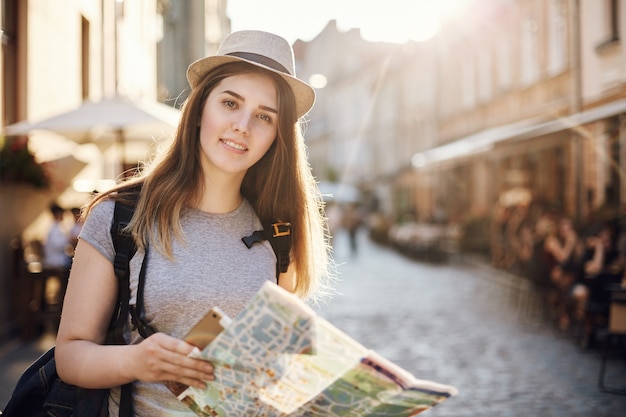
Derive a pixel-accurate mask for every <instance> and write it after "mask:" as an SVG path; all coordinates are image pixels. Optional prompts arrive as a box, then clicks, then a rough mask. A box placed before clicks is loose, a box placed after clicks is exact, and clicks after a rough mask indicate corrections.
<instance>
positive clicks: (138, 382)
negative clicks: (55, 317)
mask: <svg viewBox="0 0 626 417" xmlns="http://www.w3.org/2000/svg"><path fill="white" fill-rule="evenodd" d="M293 68H294V60H293V51H292V49H291V47H290V45H289V44H288V43H287V41H285V40H284V39H282V38H280V37H278V36H276V35H273V34H270V33H266V32H259V31H242V32H235V33H233V34H231V35H229V36H228V37H227V38H226V39H225V40H224V42H223V44H222V45H221V46H220V49H219V50H218V52H217V54H216V55H215V56H211V57H207V58H204V59H201V60H198V61H196V62H194V63H193V64H191V66H190V67H189V69H188V71H187V78H188V80H189V83H190V85H191V93H190V95H189V97H188V99H187V101H186V102H185V105H184V106H183V109H182V117H181V122H180V125H179V127H178V130H177V132H176V135H175V138H174V140H173V142H172V144H171V146H170V147H169V149H168V150H167V151H166V152H165V153H164V154H163V155H162V157H161V158H160V159H159V160H158V161H157V162H155V163H154V164H153V165H152V167H151V168H150V169H149V170H146V171H145V173H144V174H143V175H142V176H141V177H140V178H136V179H133V180H131V181H129V182H127V183H123V184H121V185H119V186H118V187H116V188H115V189H113V190H111V191H109V192H107V193H103V194H102V195H100V196H98V197H97V198H95V199H94V200H93V201H92V202H91V203H90V204H89V205H88V206H87V207H86V210H85V216H86V222H85V224H84V226H83V230H82V232H81V239H80V240H79V243H78V245H77V248H76V254H75V258H74V264H73V267H72V272H71V277H70V285H69V288H68V290H67V296H66V299H65V303H64V307H63V317H62V319H61V324H60V327H59V332H58V337H57V347H56V356H55V357H56V360H57V368H58V373H59V376H60V377H61V378H62V379H63V380H64V381H65V382H67V383H70V384H74V385H78V386H83V387H87V388H109V387H118V386H120V385H122V384H125V383H128V382H131V381H133V402H134V411H135V413H136V414H137V415H146V416H148V415H149V416H158V415H168V416H178V415H194V414H193V413H192V412H191V411H190V410H189V409H188V408H187V407H186V406H185V405H183V404H182V403H181V402H180V401H178V400H177V399H176V398H175V397H174V396H173V395H172V394H171V393H170V392H169V391H168V389H167V388H166V387H165V386H164V385H163V384H162V382H164V381H176V382H179V383H183V384H186V385H192V386H196V387H204V386H205V382H204V381H210V380H212V379H213V377H214V376H213V366H212V365H211V364H210V363H208V362H204V361H199V360H195V359H191V358H188V357H187V355H188V354H189V353H190V352H191V350H192V349H193V347H192V346H191V345H189V344H187V343H185V342H184V341H182V340H181V339H182V338H183V337H184V335H185V334H186V332H187V331H188V330H189V329H190V328H191V326H192V325H193V324H195V323H196V322H197V321H198V320H200V318H202V316H204V314H205V313H206V312H207V311H208V310H209V309H210V308H211V307H213V306H219V307H220V308H221V309H222V310H224V311H225V312H226V313H227V314H228V315H229V316H235V315H237V314H238V313H239V311H240V310H241V309H242V308H243V307H244V306H245V305H246V303H247V302H248V301H249V299H250V298H251V296H253V295H254V294H255V293H256V291H257V290H258V289H259V288H260V286H261V285H262V284H263V282H265V281H266V280H268V279H269V280H276V276H275V273H276V266H275V262H276V258H275V255H274V253H273V251H272V249H271V247H270V245H269V243H268V242H266V241H265V242H263V243H262V244H255V245H253V246H252V247H251V248H250V249H248V248H247V247H246V246H245V245H244V244H243V242H242V241H241V239H242V237H245V236H248V235H250V234H252V233H253V232H254V231H255V230H259V229H261V228H262V226H261V225H262V222H265V221H268V220H284V221H289V222H290V223H291V225H292V226H291V227H292V231H291V232H292V249H291V263H290V266H289V269H288V271H287V272H286V273H283V274H280V276H279V277H278V284H279V285H280V286H282V287H283V288H285V289H287V290H289V291H291V292H294V293H295V294H297V295H298V296H300V297H302V298H312V299H314V298H315V297H316V296H318V295H319V294H321V293H322V292H323V290H324V289H325V288H326V287H327V283H328V279H327V278H328V277H329V276H330V274H329V273H328V272H329V265H330V261H329V255H328V246H327V244H326V242H327V239H326V235H325V234H326V229H325V221H324V218H323V217H322V214H323V210H322V207H321V199H320V198H319V195H318V191H317V186H316V184H315V181H314V179H313V177H312V175H311V173H310V169H309V166H308V164H307V161H306V156H305V149H304V143H303V139H302V137H301V132H300V125H299V122H298V120H299V119H300V118H301V117H302V116H303V115H304V114H306V113H307V112H308V111H309V109H310V108H311V107H312V105H313V102H314V99H315V93H314V91H313V89H312V88H311V87H310V86H309V85H307V84H306V83H304V82H302V81H300V80H299V79H297V78H295V76H294V75H293V74H294V70H293ZM135 183H142V189H141V193H140V196H139V199H138V203H137V208H136V211H135V215H134V217H133V219H132V221H131V223H130V224H129V226H128V228H129V229H130V230H131V231H132V234H133V236H134V237H135V240H136V241H137V242H138V246H139V251H138V254H137V255H136V256H135V257H134V258H133V259H132V261H131V264H130V268H131V291H132V294H131V298H133V297H135V296H136V291H135V290H136V284H137V276H138V273H139V269H140V267H141V263H142V260H143V255H144V253H146V248H148V249H149V250H147V254H148V255H147V260H148V265H149V266H148V267H147V273H146V280H145V282H146V286H145V289H144V306H145V315H146V320H147V321H148V324H149V325H151V326H152V327H154V328H156V329H157V330H158V331H159V332H158V333H156V334H154V335H152V336H150V337H148V338H146V339H142V338H141V337H140V336H139V335H138V334H137V333H136V332H135V331H128V332H127V335H126V339H127V341H128V342H129V344H128V345H124V346H110V345H104V344H103V343H104V341H105V333H106V330H107V326H108V324H109V319H110V317H111V314H112V309H113V307H114V305H115V302H116V292H117V281H116V278H115V275H114V272H113V266H112V260H113V254H114V252H113V246H112V242H111V236H110V233H109V228H110V224H111V219H112V213H113V206H114V202H113V201H114V199H115V198H116V197H117V196H119V195H120V194H122V193H121V192H120V191H123V190H124V189H126V188H128V187H129V186H132V184H135ZM131 302H132V300H131ZM117 404H119V389H113V390H112V391H111V398H110V399H109V413H110V415H111V416H113V415H117V407H118V405H117Z"/></svg>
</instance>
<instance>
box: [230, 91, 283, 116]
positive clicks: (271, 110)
mask: <svg viewBox="0 0 626 417" xmlns="http://www.w3.org/2000/svg"><path fill="white" fill-rule="evenodd" d="M222 94H229V95H231V96H233V97H235V98H236V99H237V100H241V101H246V99H245V98H244V97H243V96H242V95H241V94H237V93H235V92H234V91H232V90H224V91H222ZM259 108H261V109H263V110H265V111H269V112H271V113H276V114H278V110H276V109H275V108H273V107H269V106H264V105H260V106H259Z"/></svg>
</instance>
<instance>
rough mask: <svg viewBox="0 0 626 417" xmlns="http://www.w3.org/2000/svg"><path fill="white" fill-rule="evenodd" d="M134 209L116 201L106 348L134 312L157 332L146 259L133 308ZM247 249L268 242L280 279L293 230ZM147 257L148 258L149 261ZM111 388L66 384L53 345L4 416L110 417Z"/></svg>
mask: <svg viewBox="0 0 626 417" xmlns="http://www.w3.org/2000/svg"><path fill="white" fill-rule="evenodd" d="M137 196H138V190H137V189H135V191H134V193H133V190H132V189H131V194H129V197H130V198H129V200H130V201H136V199H137ZM134 210H135V207H134V205H125V204H122V203H121V202H119V201H116V203H115V210H114V214H113V221H112V224H111V236H112V239H113V245H114V247H115V260H114V263H113V267H114V270H115V275H116V277H117V279H118V296H117V307H116V308H115V310H114V312H113V316H112V318H111V322H110V324H109V329H108V332H107V342H106V343H107V344H126V341H125V340H124V337H123V332H124V325H125V323H126V321H127V320H128V315H129V314H130V316H131V320H132V323H133V325H134V326H136V327H137V329H138V331H139V333H140V334H141V335H142V337H144V338H145V337H148V336H150V335H151V334H153V333H154V332H155V331H156V330H155V329H153V328H151V327H150V326H149V325H148V324H146V323H145V320H143V317H144V315H143V287H144V281H145V279H144V276H145V264H146V262H145V261H144V263H143V265H142V267H141V271H140V274H139V283H138V289H137V304H136V305H134V306H131V305H129V300H130V268H129V262H130V260H131V259H132V257H133V256H134V254H135V252H136V251H137V246H136V244H135V241H134V240H133V238H132V236H131V235H130V234H128V233H126V232H125V230H124V229H125V228H126V226H127V225H128V223H129V222H130V219H131V218H132V216H133V213H134ZM242 240H243V242H244V243H245V244H246V246H247V247H248V248H250V247H252V245H253V244H254V243H256V242H260V241H263V240H268V241H269V242H270V244H271V245H272V249H274V253H275V254H276V259H277V261H276V279H277V280H278V276H279V275H280V273H281V272H286V271H287V268H288V266H289V251H290V249H291V226H290V224H289V223H286V222H275V223H269V224H267V225H265V224H264V229H263V230H262V231H256V232H254V233H253V234H252V235H250V236H247V237H244V238H242ZM144 259H145V258H144ZM108 394H109V390H108V389H85V388H80V387H77V386H74V385H68V384H66V383H64V382H63V381H61V379H60V378H59V376H58V375H57V372H56V363H55V360H54V347H52V348H50V349H49V350H48V351H47V352H45V353H44V354H43V355H41V356H40V357H39V358H38V359H37V360H36V361H35V362H33V363H32V364H31V365H30V366H29V367H28V369H27V370H26V371H24V373H23V374H22V375H21V377H20V379H19V381H18V383H17V384H16V386H15V389H14V391H13V394H12V395H11V398H10V400H9V402H8V403H7V405H6V407H5V409H4V411H3V412H2V413H0V415H2V417H48V416H53V417H108V400H107V399H108ZM119 416H120V417H132V416H133V408H132V384H130V383H129V384H126V385H124V386H122V387H121V397H120V409H119Z"/></svg>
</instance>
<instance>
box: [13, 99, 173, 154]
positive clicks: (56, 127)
mask: <svg viewBox="0 0 626 417" xmlns="http://www.w3.org/2000/svg"><path fill="white" fill-rule="evenodd" d="M179 118H180V111H178V110H176V109H174V108H172V107H170V106H167V105H165V104H162V103H158V102H149V101H135V100H130V99H128V98H126V97H122V96H119V95H116V96H113V97H110V98H105V99H102V100H100V101H96V102H92V101H85V102H83V104H81V105H80V106H78V107H77V108H75V109H72V110H69V111H66V112H63V113H60V114H57V115H55V116H52V117H49V118H47V119H43V120H40V121H36V122H33V123H31V122H29V121H21V122H18V123H15V124H12V125H9V126H6V127H5V128H4V131H3V132H4V134H5V135H6V136H16V135H24V134H29V133H31V132H33V131H37V130H47V131H51V132H54V133H57V134H60V135H62V136H64V137H67V138H68V139H70V140H72V141H74V142H76V143H79V144H84V143H95V144H96V145H98V146H99V147H100V148H101V149H105V148H106V147H108V146H110V145H111V144H112V143H117V144H119V145H120V148H121V152H122V158H123V159H124V160H125V144H126V142H127V141H132V142H145V144H146V146H149V145H150V144H151V143H153V142H154V141H156V140H160V139H165V138H168V137H170V136H171V135H172V133H173V132H174V130H175V128H176V125H177V124H178V121H179Z"/></svg>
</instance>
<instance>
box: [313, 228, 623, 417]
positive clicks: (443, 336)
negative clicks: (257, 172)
mask: <svg viewBox="0 0 626 417" xmlns="http://www.w3.org/2000/svg"><path fill="white" fill-rule="evenodd" d="M359 243H360V248H359V252H358V254H357V256H356V257H351V256H350V254H349V252H348V249H347V247H348V244H347V242H346V241H345V236H342V235H339V236H338V237H337V239H336V243H335V247H336V259H337V261H338V262H339V263H342V262H344V264H343V265H341V266H340V271H341V274H340V279H341V281H340V283H339V286H338V291H339V292H340V293H341V295H338V296H335V297H334V298H333V299H332V301H331V302H330V303H328V304H327V305H322V306H321V307H320V308H318V311H319V313H320V314H321V315H322V316H324V317H325V318H327V319H328V320H329V321H330V322H331V323H333V324H335V326H337V327H338V328H340V329H342V330H343V331H345V332H346V333H347V334H349V335H350V336H352V337H353V338H354V339H356V340H357V341H359V342H360V343H362V344H363V345H365V346H367V347H369V348H371V349H373V350H375V351H377V352H378V353H380V354H381V355H382V356H384V357H385V358H387V359H389V360H391V361H392V362H394V363H396V364H398V365H400V366H402V367H403V368H405V369H406V370H408V371H410V372H411V373H413V375H415V376H416V377H417V378H421V379H428V380H432V381H435V382H440V383H444V384H449V385H454V386H455V387H456V388H457V389H458V390H459V394H458V395H457V396H456V397H453V398H451V399H448V400H446V401H444V402H443V403H442V404H440V405H439V406H437V407H435V408H433V409H432V410H429V411H427V412H426V413H424V414H423V415H424V416H432V417H452V416H454V417H473V416H477V417H478V416H480V417H518V416H519V417H521V416H524V417H526V416H538V417H583V416H585V417H624V416H626V396H618V395H614V394H606V393H602V392H600V391H599V389H598V387H597V377H598V371H599V366H600V356H599V353H598V351H597V350H592V351H588V352H585V351H583V350H582V349H580V348H579V347H578V346H577V345H576V343H575V341H574V340H573V339H572V338H570V337H563V336H559V335H558V334H557V333H556V331H555V330H554V328H553V327H552V325H550V324H547V323H546V324H543V325H534V324H525V320H520V319H519V311H518V309H517V303H516V302H515V300H516V298H515V297H512V295H516V294H514V293H512V292H511V290H512V289H515V288H516V286H513V287H512V286H511V284H512V281H513V280H514V279H515V278H514V277H511V276H510V275H507V274H503V273H502V272H500V271H495V270H493V269H491V268H489V267H486V266H484V265H480V264H477V263H471V262H466V261H457V262H454V263H452V264H449V265H436V264H428V263H420V262H416V261H413V260H409V259H407V258H404V257H402V256H400V255H398V254H397V253H396V252H395V251H393V250H391V249H388V248H382V247H379V246H376V245H374V244H372V243H370V242H369V241H367V240H366V239H365V238H364V236H361V239H360V241H359ZM624 365H626V363H625V362H624V361H615V362H614V363H611V369H615V370H616V373H617V372H619V373H620V374H619V375H618V377H619V378H618V379H619V382H620V383H621V384H622V386H626V372H624V371H626V367H625V366H624Z"/></svg>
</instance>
